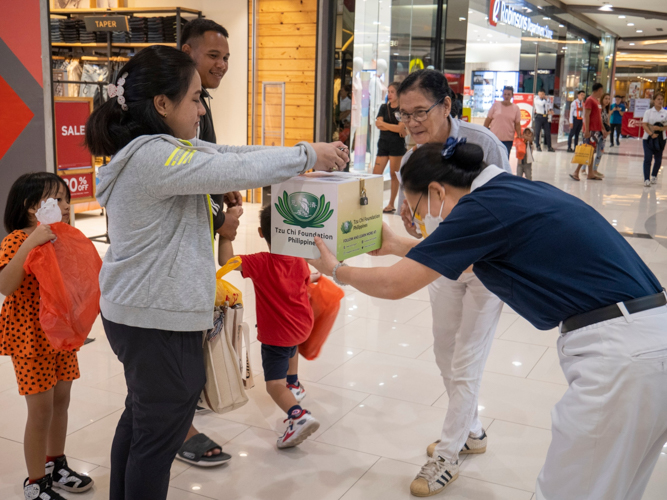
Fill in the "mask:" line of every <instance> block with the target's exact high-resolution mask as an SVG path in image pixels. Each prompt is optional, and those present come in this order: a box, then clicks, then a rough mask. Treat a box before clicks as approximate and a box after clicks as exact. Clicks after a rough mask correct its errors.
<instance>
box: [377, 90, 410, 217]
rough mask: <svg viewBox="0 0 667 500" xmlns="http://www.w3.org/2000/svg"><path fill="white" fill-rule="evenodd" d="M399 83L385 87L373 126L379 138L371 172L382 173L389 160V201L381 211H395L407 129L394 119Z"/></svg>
mask: <svg viewBox="0 0 667 500" xmlns="http://www.w3.org/2000/svg"><path fill="white" fill-rule="evenodd" d="M399 85H400V84H399V83H397V82H392V83H390V84H389V87H388V88H387V102H386V103H384V104H382V106H380V109H379V111H378V115H377V119H376V120H375V126H376V127H377V128H378V129H380V139H379V140H378V153H377V158H376V159H375V167H373V173H374V174H375V175H382V174H383V173H384V169H385V167H386V166H387V162H389V169H390V171H391V195H390V197H389V203H388V204H387V206H386V207H384V210H383V213H385V214H393V213H394V212H395V211H396V208H395V207H394V203H395V202H396V195H398V187H399V182H398V178H397V177H396V173H397V172H398V169H399V168H400V167H401V159H402V158H403V155H404V154H405V136H406V135H407V131H406V128H405V124H404V123H402V122H399V121H398V120H397V119H396V113H397V112H398V94H397V91H398V87H399Z"/></svg>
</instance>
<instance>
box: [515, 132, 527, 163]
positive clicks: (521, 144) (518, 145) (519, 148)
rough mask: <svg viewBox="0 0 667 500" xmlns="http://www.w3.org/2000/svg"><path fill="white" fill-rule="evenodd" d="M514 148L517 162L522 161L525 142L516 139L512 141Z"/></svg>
mask: <svg viewBox="0 0 667 500" xmlns="http://www.w3.org/2000/svg"><path fill="white" fill-rule="evenodd" d="M514 147H515V148H516V158H517V160H523V159H524V158H525V157H526V142H525V141H524V140H523V139H520V138H519V137H517V138H516V139H514Z"/></svg>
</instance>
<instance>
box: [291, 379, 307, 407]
mask: <svg viewBox="0 0 667 500" xmlns="http://www.w3.org/2000/svg"><path fill="white" fill-rule="evenodd" d="M287 388H288V389H289V390H290V391H291V392H292V394H294V398H295V399H296V402H297V403H300V402H301V401H303V398H305V397H306V389H305V387H304V386H303V384H302V383H301V382H299V385H292V384H287Z"/></svg>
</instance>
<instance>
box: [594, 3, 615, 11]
mask: <svg viewBox="0 0 667 500" xmlns="http://www.w3.org/2000/svg"><path fill="white" fill-rule="evenodd" d="M613 9H614V6H613V5H610V4H606V5H603V6H602V7H600V8H599V9H598V10H601V11H602V12H611V11H612V10H613Z"/></svg>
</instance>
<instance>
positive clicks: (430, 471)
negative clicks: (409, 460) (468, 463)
mask: <svg viewBox="0 0 667 500" xmlns="http://www.w3.org/2000/svg"><path fill="white" fill-rule="evenodd" d="M458 477H459V462H458V460H457V461H456V462H450V461H449V460H445V459H444V458H442V457H441V456H439V455H438V456H437V457H434V458H430V459H429V460H428V462H426V465H424V466H423V467H422V470H421V471H419V474H417V477H415V478H414V480H413V481H412V484H410V493H412V495H413V496H416V497H430V496H432V495H435V494H437V493H440V492H441V491H442V490H444V489H445V487H446V486H447V485H449V484H451V483H453V482H454V481H456V479H457V478H458Z"/></svg>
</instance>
